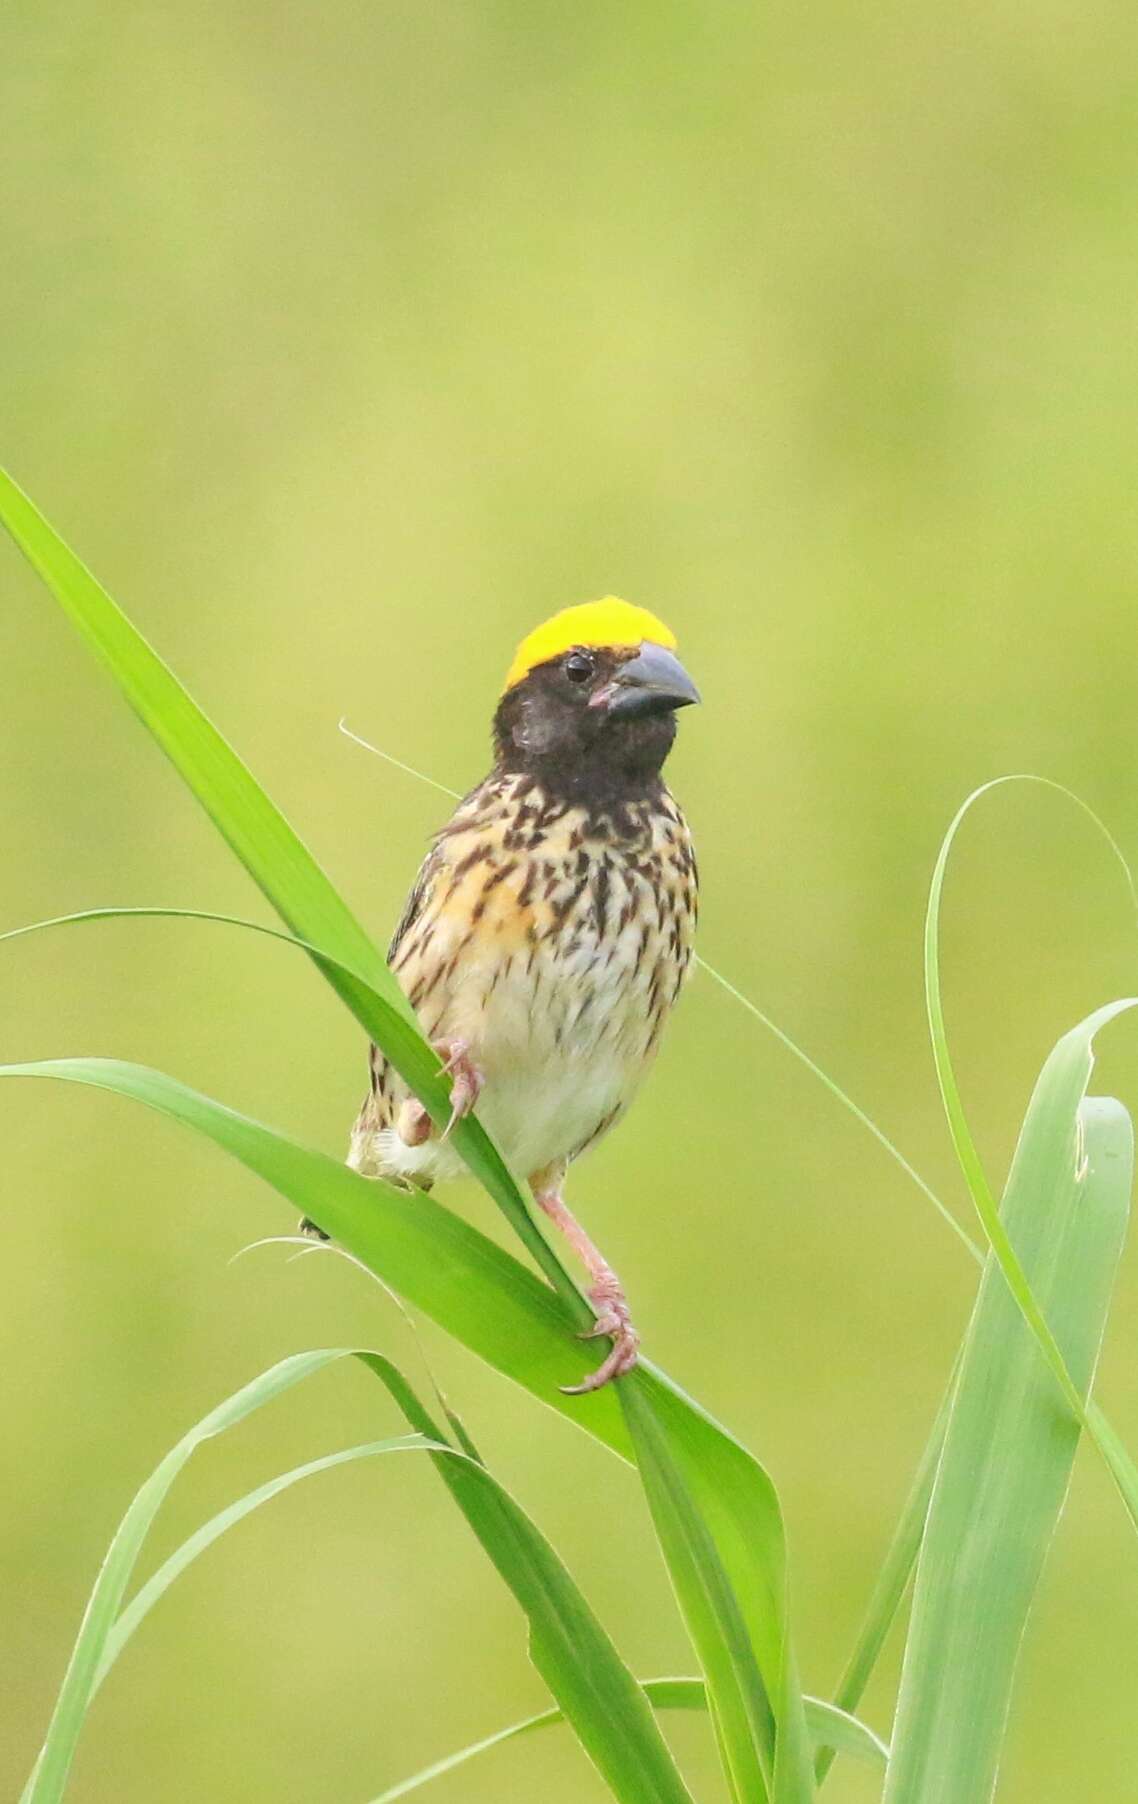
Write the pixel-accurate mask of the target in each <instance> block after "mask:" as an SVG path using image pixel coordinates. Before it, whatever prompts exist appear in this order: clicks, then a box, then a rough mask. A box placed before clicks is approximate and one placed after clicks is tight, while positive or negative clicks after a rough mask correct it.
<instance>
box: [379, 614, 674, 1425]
mask: <svg viewBox="0 0 1138 1804" xmlns="http://www.w3.org/2000/svg"><path fill="white" fill-rule="evenodd" d="M675 645H676V640H675V637H674V636H673V634H672V633H670V632H669V631H668V629H667V627H665V626H663V625H662V624H661V622H660V621H659V620H657V619H655V617H654V616H653V615H651V614H649V613H648V612H647V611H646V610H645V609H643V608H637V607H632V606H631V605H630V604H629V603H628V602H625V601H619V600H617V599H616V598H615V597H612V596H610V597H608V598H607V599H606V600H604V601H596V602H589V603H586V604H585V605H583V606H581V607H572V608H566V609H565V610H564V611H563V612H562V613H560V614H556V615H554V617H553V618H552V619H551V620H548V621H546V623H545V624H544V625H543V626H539V627H538V628H537V630H536V632H533V633H531V634H530V635H529V637H528V638H527V639H525V640H523V642H522V644H521V645H520V646H519V647H518V651H517V655H516V656H515V658H514V662H513V664H512V665H511V667H510V671H509V674H508V676H507V678H506V687H505V691H504V693H503V695H502V698H501V700H500V701H499V703H498V708H497V712H496V713H495V715H494V766H493V769H492V770H491V772H490V774H489V776H488V777H486V778H485V779H484V781H483V782H481V783H479V785H478V786H477V788H475V789H472V790H471V791H470V794H469V795H468V796H466V798H465V800H463V801H462V802H460V803H459V805H458V807H457V809H456V810H455V813H454V815H453V817H452V818H451V820H450V821H449V822H448V823H447V825H446V826H445V827H444V828H443V830H442V832H441V833H439V834H437V835H436V837H435V840H434V844H433V846H432V849H431V851H430V852H429V853H428V855H427V857H426V860H425V861H424V863H423V866H422V869H421V870H420V872H419V875H418V878H417V880H416V883H415V886H414V888H413V890H412V891H411V895H410V898H409V900H408V902H407V906H406V908H405V909H404V912H403V918H402V920H401V921H400V923H399V925H398V927H397V928H396V930H395V937H394V939H393V940H392V942H391V946H390V949H389V952H388V963H389V965H390V966H391V969H392V971H393V972H394V974H395V976H396V978H397V979H398V981H399V983H400V985H401V987H402V989H403V991H404V993H405V994H406V996H407V998H408V1000H409V1001H410V1003H411V1005H412V1007H413V1008H414V1010H415V1012H416V1014H417V1015H418V1018H419V1021H420V1023H421V1025H422V1028H423V1032H424V1033H425V1035H426V1036H427V1038H428V1039H429V1040H430V1041H431V1042H432V1044H433V1045H434V1047H435V1049H436V1050H437V1051H438V1052H439V1054H440V1055H441V1057H442V1058H443V1060H444V1062H445V1064H446V1068H447V1070H448V1072H449V1074H450V1079H451V1101H452V1105H453V1110H454V1114H453V1117H452V1124H453V1120H454V1119H457V1118H458V1117H460V1116H462V1115H464V1114H466V1113H467V1112H468V1111H470V1110H471V1109H473V1108H474V1107H475V1106H476V1105H477V1109H478V1115H479V1119H480V1120H481V1121H482V1123H483V1125H484V1126H485V1127H486V1129H487V1130H488V1132H489V1133H490V1134H491V1136H492V1137H493V1139H494V1140H495V1141H496V1142H497V1145H498V1146H499V1148H500V1149H501V1151H502V1153H503V1154H504V1156H505V1158H506V1160H507V1161H508V1163H509V1164H510V1166H511V1167H512V1168H513V1170H515V1171H516V1172H518V1173H519V1175H521V1176H522V1177H525V1178H528V1180H529V1184H530V1187H531V1189H532V1191H533V1194H534V1197H535V1200H536V1201H537V1203H538V1204H539V1206H540V1207H541V1208H542V1209H543V1210H544V1212H545V1213H546V1215H548V1216H549V1218H550V1219H551V1220H552V1221H554V1222H555V1223H556V1224H557V1226H558V1227H559V1228H560V1229H561V1230H562V1231H563V1232H564V1234H565V1236H566V1238H567V1239H568V1241H569V1243H570V1245H571V1246H572V1247H573V1249H574V1251H575V1252H576V1253H577V1254H578V1256H579V1257H580V1258H581V1260H582V1261H583V1263H584V1265H585V1267H586V1269H587V1271H588V1274H589V1280H590V1285H589V1296H590V1298H591V1300H592V1302H593V1304H594V1307H595V1309H596V1312H597V1320H596V1326H595V1328H594V1329H593V1330H592V1334H593V1335H608V1336H610V1337H611V1341H612V1346H611V1351H610V1352H609V1353H608V1355H607V1357H606V1358H605V1360H604V1362H603V1364H602V1365H601V1366H600V1367H599V1369H598V1370H597V1371H595V1372H593V1373H592V1374H590V1376H588V1377H587V1378H586V1379H585V1380H584V1382H583V1383H582V1384H579V1385H576V1386H574V1387H572V1388H573V1390H574V1391H576V1392H583V1391H591V1390H596V1389H598V1388H599V1387H600V1386H601V1385H603V1384H605V1383H607V1382H608V1380H609V1379H611V1378H616V1377H619V1376H620V1375H621V1374H622V1373H624V1372H627V1371H629V1370H630V1369H631V1368H632V1366H633V1365H634V1364H635V1363H636V1353H637V1345H638V1340H637V1335H636V1332H635V1330H634V1329H633V1326H632V1323H631V1320H630V1318H629V1310H628V1304H627V1302H626V1300H625V1296H624V1292H623V1290H622V1288H621V1285H620V1283H619V1281H618V1280H617V1277H616V1274H615V1273H614V1272H613V1270H612V1268H611V1267H610V1266H609V1265H608V1264H607V1263H606V1261H605V1260H604V1259H603V1258H602V1257H601V1254H600V1253H599V1252H598V1251H597V1249H596V1247H595V1246H594V1245H593V1243H592V1241H591V1240H590V1239H589V1237H588V1235H587V1234H586V1233H585V1232H584V1230H583V1229H582V1228H581V1227H580V1226H579V1224H578V1223H577V1222H576V1221H575V1220H574V1218H573V1216H572V1215H571V1214H570V1212H569V1210H568V1209H567V1208H566V1206H565V1203H564V1201H563V1199H562V1195H561V1190H562V1185H563V1182H564V1179H565V1173H566V1170H567V1168H568V1167H569V1165H570V1164H571V1163H572V1161H573V1160H574V1159H577V1158H579V1157H580V1155H581V1154H582V1153H583V1152H585V1151H587V1149H588V1148H589V1147H591V1146H595V1145H596V1143H597V1141H598V1140H600V1139H601V1137H602V1135H604V1134H606V1133H607V1132H608V1131H609V1129H610V1128H611V1127H613V1126H614V1125H615V1123H616V1122H617V1121H619V1119H620V1117H621V1116H622V1115H623V1114H624V1112H625V1110H626V1109H627V1107H628V1105H629V1103H630V1102H631V1100H632V1098H633V1095H634V1094H635V1092H636V1090H637V1087H638V1086H639V1084H640V1081H641V1079H642V1078H643V1077H644V1074H645V1072H646V1071H647V1070H648V1068H649V1066H650V1065H651V1063H652V1060H653V1058H654V1057H655V1054H656V1051H657V1048H658V1046H659V1042H660V1034H661V1030H662V1029H663V1026H664V1022H665V1020H666V1018H667V1016H668V1013H669V1011H670V1010H671V1008H672V1005H673V1003H674V1002H675V1000H676V998H677V996H678V995H679V993H680V989H681V987H682V985H683V982H684V978H685V976H686V974H687V971H688V966H689V964H690V961H691V956H692V941H693V935H694V932H695V923H696V906H697V888H696V864H695V856H694V853H693V851H692V842H691V837H690V835H689V832H688V828H687V823H686V821H685V820H684V817H683V814H682V813H681V812H680V809H679V806H678V804H677V803H676V802H675V800H674V799H673V797H672V796H671V795H670V794H669V792H668V789H667V788H666V786H665V784H664V780H663V778H662V776H661V774H660V773H661V769H662V766H663V763H664V760H665V758H666V757H667V755H668V753H669V751H670V750H671V747H672V742H673V740H674V739H675V735H676V721H675V715H676V710H677V709H678V708H683V707H686V706H687V704H688V703H690V702H696V701H698V700H699V695H698V692H697V690H696V688H695V686H694V684H693V683H692V681H691V678H690V677H689V676H688V674H687V672H686V671H685V670H684V667H683V665H682V664H681V663H680V662H679V660H678V659H677V657H676V656H675ZM448 1132H449V1130H448ZM348 1162H349V1164H350V1165H352V1166H354V1167H355V1169H356V1170H357V1171H360V1172H363V1173H364V1174H365V1175H367V1176H374V1177H385V1178H394V1179H396V1180H403V1181H405V1182H410V1183H412V1184H415V1185H418V1186H420V1187H422V1188H429V1187H430V1186H431V1185H432V1184H434V1183H435V1181H436V1180H437V1179H440V1178H449V1177H452V1176H458V1175H459V1174H460V1173H461V1172H462V1171H463V1170H464V1166H463V1164H462V1161H461V1159H460V1158H459V1156H458V1154H457V1153H456V1152H455V1151H454V1149H453V1147H452V1146H451V1145H450V1144H449V1141H448V1138H447V1133H445V1132H444V1133H442V1134H440V1133H439V1132H438V1131H437V1130H436V1129H435V1128H434V1127H433V1125H432V1123H431V1120H430V1117H429V1116H428V1114H427V1112H426V1110H425V1109H424V1107H423V1105H422V1104H421V1103H420V1102H419V1101H418V1100H417V1098H416V1097H415V1096H414V1095H413V1094H412V1093H411V1092H410V1091H409V1090H408V1088H407V1086H406V1085H405V1084H404V1083H403V1081H402V1079H401V1078H400V1077H399V1075H398V1073H397V1072H396V1071H395V1070H394V1068H393V1067H392V1066H391V1065H390V1064H389V1063H388V1061H387V1059H386V1057H385V1056H384V1054H383V1052H382V1051H381V1050H380V1049H379V1048H378V1047H376V1046H373V1047H372V1049H371V1087H370V1090H369V1092H368V1095H367V1097H366V1099H365V1101H364V1104H363V1107H362V1109H361V1110H360V1114H359V1119H358V1120H357V1122H356V1125H355V1129H354V1132H353V1134H352V1144H351V1152H350V1155H349V1161H348Z"/></svg>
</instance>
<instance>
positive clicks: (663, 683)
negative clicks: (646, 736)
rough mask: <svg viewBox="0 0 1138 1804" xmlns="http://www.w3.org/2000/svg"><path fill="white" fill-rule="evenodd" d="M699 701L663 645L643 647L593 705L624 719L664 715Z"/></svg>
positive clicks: (687, 680) (691, 683)
mask: <svg viewBox="0 0 1138 1804" xmlns="http://www.w3.org/2000/svg"><path fill="white" fill-rule="evenodd" d="M698 700H699V690H698V689H697V688H696V686H695V684H694V683H693V682H692V680H691V678H690V676H689V675H688V673H687V671H686V670H685V669H684V667H683V665H682V664H681V663H680V660H679V659H678V658H677V657H676V655H675V653H674V652H670V651H666V650H665V649H664V647H663V646H662V645H642V646H641V648H640V650H639V651H638V652H637V654H636V656H635V657H634V658H629V659H628V661H627V663H624V664H622V665H621V666H620V669H619V670H618V671H617V673H616V675H615V676H614V677H613V678H612V681H611V682H608V683H606V684H605V686H604V688H603V689H602V690H600V691H599V692H598V693H597V695H595V696H594V698H593V702H594V705H595V706H597V707H604V708H606V709H607V711H608V713H609V714H618V715H621V716H623V717H625V718H627V717H628V716H629V715H633V714H664V713H667V712H668V711H670V710H672V709H675V708H687V707H690V706H691V704H692V703H693V702H698Z"/></svg>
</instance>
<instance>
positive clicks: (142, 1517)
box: [23, 1348, 350, 1804]
mask: <svg viewBox="0 0 1138 1804" xmlns="http://www.w3.org/2000/svg"><path fill="white" fill-rule="evenodd" d="M349 1351H350V1350H346V1349H343V1348H331V1349H322V1350H319V1351H317V1352H313V1353H299V1354H296V1355H295V1356H294V1357H293V1358H291V1359H284V1360H282V1361H281V1362H280V1364H279V1365H275V1366H273V1367H272V1368H271V1370H269V1371H267V1372H263V1373H262V1374H261V1375H260V1377H258V1378H255V1379H254V1380H253V1382H252V1383H251V1384H247V1385H245V1386H244V1387H243V1389H241V1390H239V1391H237V1392H236V1393H235V1394H234V1395H233V1396H232V1397H228V1398H227V1399H226V1401H225V1402H224V1403H222V1404H219V1405H218V1407H217V1408H216V1409H213V1410H211V1411H210V1412H209V1414H208V1415H207V1416H204V1417H203V1418H202V1420H201V1421H200V1422H198V1423H196V1424H195V1426H194V1427H193V1428H191V1429H190V1430H189V1432H188V1433H187V1434H185V1435H183V1437H182V1439H181V1440H180V1441H179V1442H178V1444H177V1446H175V1447H173V1448H172V1449H171V1450H170V1452H169V1453H168V1454H167V1455H166V1457H165V1459H163V1460H162V1461H161V1462H160V1464H159V1465H158V1466H157V1467H156V1468H155V1470H154V1471H153V1473H152V1474H151V1475H150V1477H149V1478H148V1479H147V1480H146V1483H145V1484H144V1485H143V1486H142V1487H141V1489H140V1490H139V1491H138V1493H137V1494H136V1496H135V1498H134V1500H133V1502H132V1503H131V1505H130V1508H129V1509H128V1510H127V1512H126V1515H125V1516H124V1517H123V1519H122V1522H121V1523H120V1525H119V1528H118V1530H117V1531H116V1533H115V1536H114V1539H113V1541H112V1542H111V1545H110V1548H109V1549H108V1552H107V1556H106V1559H105V1560H104V1562H103V1565H102V1568H101V1570H100V1572H99V1576H98V1578H97V1579H96V1581H95V1587H94V1589H93V1591H92V1593H91V1597H90V1601H89V1602H88V1605H87V1609H86V1611H85V1613H84V1616H83V1621H82V1623H81V1625H80V1629H79V1634H78V1637H77V1639H76V1643H75V1648H74V1651H73V1653H72V1656H71V1660H70V1662H69V1664H68V1667H67V1672H66V1674H65V1675H64V1679H63V1684H62V1686H61V1688H60V1693H59V1698H58V1701H57V1703H56V1706H55V1710H54V1711H53V1713H52V1718H51V1722H50V1724H49V1726H48V1732H47V1737H46V1739H45V1741H44V1745H43V1749H42V1751H41V1754H40V1757H39V1759H38V1761H37V1763H36V1768H35V1771H34V1773H33V1775H32V1778H31V1779H30V1780H29V1783H28V1786H27V1788H26V1790H25V1792H24V1797H23V1804H58V1800H59V1799H60V1798H61V1797H62V1796H63V1789H64V1786H65V1785H66V1783H67V1775H68V1773H69V1771H70V1769H71V1763H72V1760H73V1759H74V1756H75V1749H76V1745H77V1743H78V1740H79V1735H80V1731H81V1730H82V1727H83V1722H84V1719H85V1717H86V1714H87V1710H88V1708H89V1706H90V1703H91V1699H92V1697H93V1696H94V1692H95V1688H96V1686H97V1684H98V1683H99V1673H100V1667H101V1666H102V1662H103V1658H104V1654H105V1650H106V1646H107V1642H108V1639H109V1638H110V1636H111V1634H112V1632H113V1630H114V1626H115V1623H116V1621H117V1619H118V1616H119V1611H120V1607H121V1605H122V1600H123V1597H124V1596H125V1594H126V1588H127V1586H128V1584H129V1583H130V1579H131V1575H132V1573H133V1571H134V1567H135V1564H136V1562H137V1560H138V1556H139V1553H140V1552H141V1549H142V1545H143V1542H144V1541H145V1539H146V1536H147V1534H148V1533H149V1531H150V1527H151V1524H152V1523H153V1521H154V1518H155V1516H156V1515H157V1514H158V1511H159V1509H160V1508H161V1506H162V1503H163V1501H164V1499H165V1497H166V1495H167V1493H168V1492H169V1490H170V1487H171V1485H172V1484H173V1483H174V1480H175V1479H176V1478H177V1476H178V1474H179V1472H181V1470H182V1468H183V1466H184V1465H185V1464H186V1461H187V1460H188V1459H189V1458H190V1457H191V1456H192V1454H193V1453H194V1452H195V1450H196V1449H197V1448H198V1447H200V1446H201V1444H202V1442H203V1441H207V1440H209V1439H211V1438H212V1437H213V1436H214V1435H218V1434H223V1433H225V1431H226V1430H227V1429H229V1428H233V1427H235V1426H236V1425H237V1423H239V1422H243V1421H244V1420H245V1418H246V1416H249V1415H251V1414H252V1413H253V1411H254V1410H257V1409H260V1408H261V1407H262V1406H263V1405H264V1404H266V1403H269V1402H271V1401H272V1400H273V1399H274V1398H275V1397H279V1396H281V1395H282V1394H283V1393H284V1392H285V1391H287V1390H289V1389H291V1387H292V1386H293V1385H294V1384H299V1383H300V1381H301V1380H302V1379H304V1378H309V1377H311V1376H312V1375H313V1374H314V1373H315V1372H319V1371H322V1370H324V1368H325V1367H326V1366H329V1365H332V1364H334V1363H335V1362H336V1361H337V1360H341V1359H344V1358H347V1357H348V1354H349Z"/></svg>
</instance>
